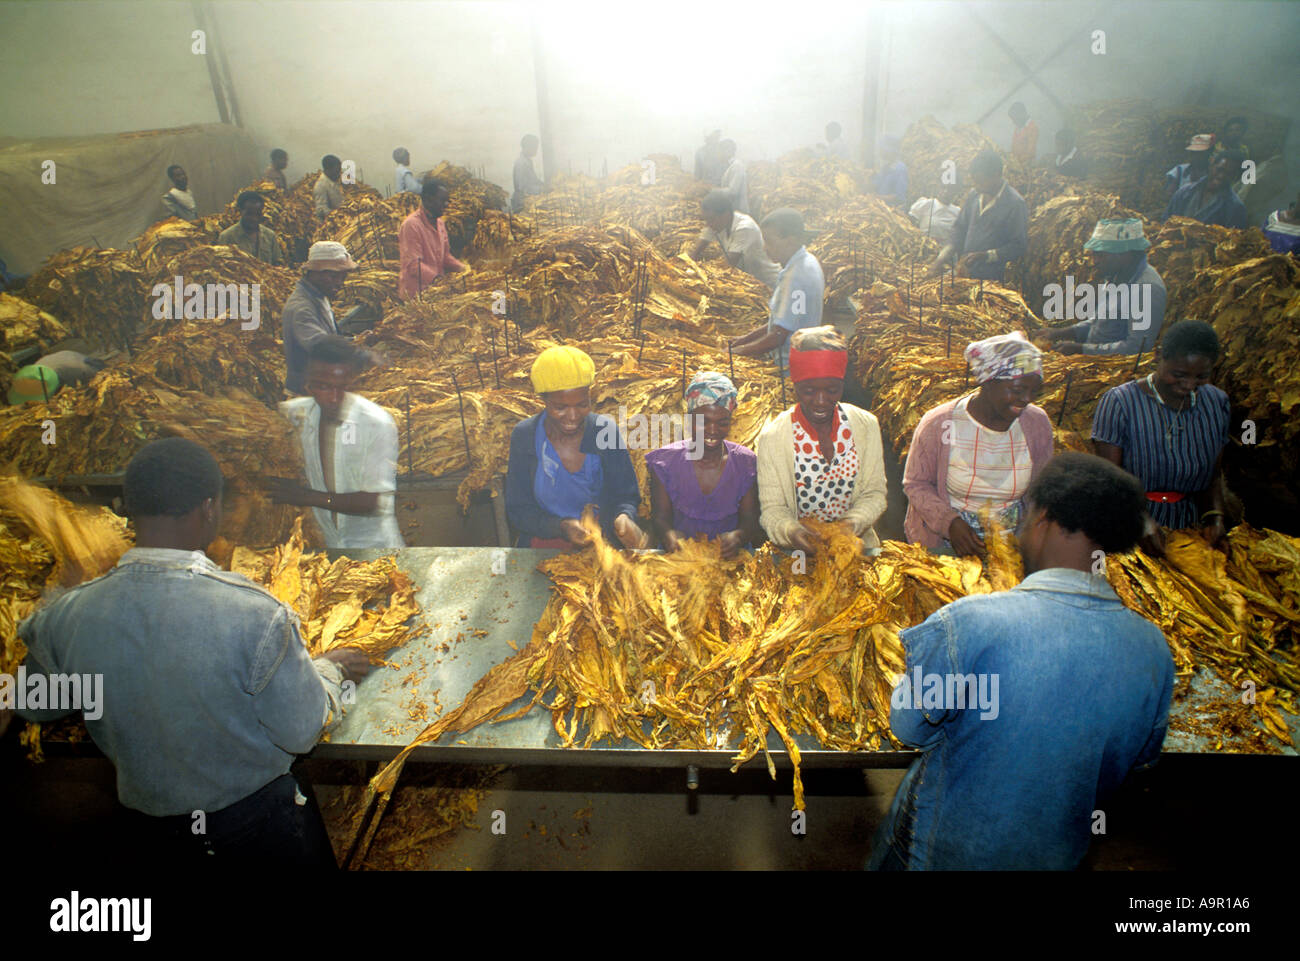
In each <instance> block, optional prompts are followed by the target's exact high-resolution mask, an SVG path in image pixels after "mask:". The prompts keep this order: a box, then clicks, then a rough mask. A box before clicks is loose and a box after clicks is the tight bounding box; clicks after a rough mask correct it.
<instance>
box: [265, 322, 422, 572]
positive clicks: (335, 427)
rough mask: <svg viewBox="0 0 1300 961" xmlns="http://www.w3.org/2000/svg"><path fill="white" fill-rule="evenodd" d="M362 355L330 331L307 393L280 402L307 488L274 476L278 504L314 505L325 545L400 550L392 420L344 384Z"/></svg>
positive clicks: (313, 358) (317, 353) (310, 364)
mask: <svg viewBox="0 0 1300 961" xmlns="http://www.w3.org/2000/svg"><path fill="white" fill-rule="evenodd" d="M364 364H365V354H364V353H363V352H362V351H360V350H359V349H358V348H357V347H355V346H354V345H353V344H352V342H351V341H349V340H348V339H347V338H346V337H340V336H338V335H327V336H325V337H321V338H320V339H319V340H317V341H316V342H315V343H314V344H313V345H312V347H311V351H310V352H309V354H308V359H307V379H306V388H307V393H308V396H306V397H295V398H294V399H293V400H287V401H284V402H283V403H282V404H280V413H281V414H283V415H284V416H285V417H286V418H287V419H288V420H289V422H290V423H292V424H293V425H294V427H295V428H296V429H297V431H298V436H299V439H300V440H301V441H302V453H303V462H304V464H305V465H306V470H307V484H308V486H306V487H303V486H301V485H300V484H299V483H298V482H297V481H296V480H289V479H285V478H272V479H271V485H270V486H271V498H272V500H274V501H276V502H278V503H285V504H294V505H296V506H300V507H311V508H312V509H313V512H314V514H315V516H316V523H317V524H319V525H320V529H321V532H322V533H323V534H324V536H325V546H326V547H330V548H365V547H379V548H400V547H405V546H406V543H405V541H403V540H402V532H401V530H400V528H398V526H397V514H396V510H395V508H394V496H393V492H394V491H396V490H397V451H398V445H397V424H396V423H394V421H393V418H392V416H391V415H389V413H388V412H387V411H386V410H384V408H382V407H380V406H379V405H378V404H375V403H372V402H371V401H368V400H366V399H365V398H364V397H361V396H359V395H357V394H353V393H350V392H349V391H348V387H349V386H351V384H352V382H353V381H354V380H355V379H356V377H357V375H358V374H359V373H360V372H361V369H362V367H363V366H364Z"/></svg>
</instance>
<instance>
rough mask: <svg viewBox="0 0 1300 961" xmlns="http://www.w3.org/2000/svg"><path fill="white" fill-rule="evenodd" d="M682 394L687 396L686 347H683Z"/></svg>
mask: <svg viewBox="0 0 1300 961" xmlns="http://www.w3.org/2000/svg"><path fill="white" fill-rule="evenodd" d="M682 396H683V397H685V396H686V348H685V347H683V348H682Z"/></svg>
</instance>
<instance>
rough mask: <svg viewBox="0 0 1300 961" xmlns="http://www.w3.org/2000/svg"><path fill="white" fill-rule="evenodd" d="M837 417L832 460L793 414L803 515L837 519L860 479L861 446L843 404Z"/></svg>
mask: <svg viewBox="0 0 1300 961" xmlns="http://www.w3.org/2000/svg"><path fill="white" fill-rule="evenodd" d="M836 417H837V419H838V421H839V429H838V430H836V432H835V441H834V443H835V459H834V460H833V461H831V462H830V463H829V464H828V463H826V461H825V459H824V458H823V457H822V452H821V445H819V444H818V443H817V437H816V435H814V434H810V433H808V431H806V430H805V429H804V427H803V425H802V424H801V423H799V419H798V418H797V417H792V418H791V427H792V428H793V429H794V487H795V492H796V494H797V495H798V501H799V503H798V507H799V516H800V517H816V518H818V519H820V520H824V521H837V520H839V519H840V518H841V517H843V516H844V512H845V511H847V510H848V509H849V504H850V503H851V502H852V501H853V485H854V483H855V482H856V481H857V479H858V450H857V448H856V447H854V446H853V431H852V429H851V428H850V427H849V419H848V417H846V416H845V414H844V408H843V407H842V406H839V407H837V408H836Z"/></svg>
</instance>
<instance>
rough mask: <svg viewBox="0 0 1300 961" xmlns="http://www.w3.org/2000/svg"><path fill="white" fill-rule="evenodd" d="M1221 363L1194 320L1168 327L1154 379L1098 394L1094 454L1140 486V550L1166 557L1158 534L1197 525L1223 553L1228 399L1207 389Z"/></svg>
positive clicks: (1209, 336) (1213, 338)
mask: <svg viewBox="0 0 1300 961" xmlns="http://www.w3.org/2000/svg"><path fill="white" fill-rule="evenodd" d="M1218 359H1219V338H1218V335H1217V334H1215V332H1214V328H1213V327H1211V326H1210V325H1209V324H1207V323H1204V322H1203V321H1199V320H1184V321H1182V322H1181V323H1177V324H1175V325H1174V326H1172V327H1170V328H1169V330H1168V332H1167V333H1166V334H1165V336H1164V339H1163V340H1162V341H1161V344H1160V353H1159V359H1158V361H1157V363H1156V369H1155V371H1154V372H1152V373H1150V374H1148V375H1147V376H1146V377H1143V378H1141V379H1139V380H1135V381H1131V382H1130V383H1127V384H1122V385H1121V386H1119V387H1112V388H1111V389H1110V390H1108V391H1106V392H1105V393H1104V394H1102V395H1101V400H1099V401H1098V402H1097V410H1096V412H1095V413H1094V414H1093V418H1092V442H1093V447H1094V448H1095V449H1096V451H1097V453H1098V454H1099V455H1100V456H1102V457H1105V458H1106V459H1107V460H1109V461H1111V462H1112V463H1115V464H1118V465H1119V466H1120V467H1123V468H1124V469H1125V470H1126V471H1128V472H1129V473H1130V474H1133V475H1135V476H1136V477H1137V479H1138V480H1140V481H1141V482H1142V484H1143V486H1144V487H1145V488H1146V492H1147V513H1148V518H1147V531H1146V533H1145V534H1144V535H1143V538H1142V542H1141V543H1142V548H1143V549H1144V550H1145V551H1147V553H1149V554H1154V555H1156V556H1159V555H1162V554H1163V553H1164V536H1163V534H1162V533H1161V528H1162V527H1167V528H1169V529H1171V530H1177V529H1179V528H1184V527H1196V526H1197V525H1198V524H1199V525H1200V527H1201V529H1202V532H1203V533H1204V534H1205V536H1206V537H1207V538H1208V539H1209V541H1210V543H1211V544H1213V545H1214V546H1215V547H1219V548H1220V549H1223V548H1225V547H1226V544H1227V541H1226V540H1225V536H1226V533H1227V532H1226V529H1225V526H1224V514H1223V475H1222V464H1223V448H1224V447H1225V446H1227V443H1228V422H1229V415H1230V405H1229V403H1228V395H1227V394H1225V393H1224V392H1223V391H1221V390H1220V389H1219V388H1217V387H1215V386H1214V385H1213V384H1211V383H1210V382H1209V380H1210V372H1211V371H1212V370H1213V369H1214V365H1215V363H1216V362H1217V361H1218Z"/></svg>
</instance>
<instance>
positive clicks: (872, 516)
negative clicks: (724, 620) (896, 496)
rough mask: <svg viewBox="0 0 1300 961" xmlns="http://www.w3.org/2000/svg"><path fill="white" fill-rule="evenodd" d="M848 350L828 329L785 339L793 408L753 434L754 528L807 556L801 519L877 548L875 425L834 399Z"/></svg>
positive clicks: (881, 480)
mask: <svg viewBox="0 0 1300 961" xmlns="http://www.w3.org/2000/svg"><path fill="white" fill-rule="evenodd" d="M848 360H849V354H848V346H847V345H846V344H845V342H844V338H843V337H842V336H841V335H840V333H839V331H837V330H836V329H835V328H834V327H829V326H827V327H809V328H806V329H804V330H799V331H795V333H794V334H792V335H791V336H790V379H791V380H793V381H794V395H795V399H796V400H797V401H798V403H797V404H796V405H795V406H794V407H793V408H791V409H790V410H787V411H784V412H782V413H781V414H778V415H777V416H776V417H774V418H773V419H772V420H771V421H769V422H768V424H767V426H766V427H764V428H763V432H762V433H761V434H759V435H758V445H757V446H758V499H759V504H760V506H761V508H762V513H761V515H760V516H759V523H760V524H762V526H763V528H764V530H766V531H767V535H768V537H770V538H771V539H772V540H773V541H774V542H775V543H776V544H777V545H778V546H779V547H784V548H788V549H795V550H801V551H804V552H805V553H806V554H813V553H815V543H814V539H813V535H812V532H811V530H809V528H807V527H806V526H804V523H803V522H804V521H805V520H810V519H813V518H816V519H818V520H823V521H832V522H839V523H842V524H844V525H846V526H847V527H849V528H850V529H851V530H852V531H853V533H855V534H857V535H858V536H859V537H861V538H862V540H863V542H864V544H865V545H866V546H867V547H878V546H879V545H880V539H879V538H878V537H877V536H876V532H875V530H874V529H873V526H872V525H874V524H875V523H876V521H877V520H879V519H880V516H881V515H882V514H884V513H885V462H884V458H883V452H882V449H881V446H880V425H879V424H877V423H876V418H875V417H873V416H872V415H871V414H870V413H868V412H867V411H865V410H862V409H861V408H858V407H854V406H853V405H852V404H845V403H843V402H842V401H841V398H842V397H843V396H844V372H845V370H846V368H847V367H848Z"/></svg>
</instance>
